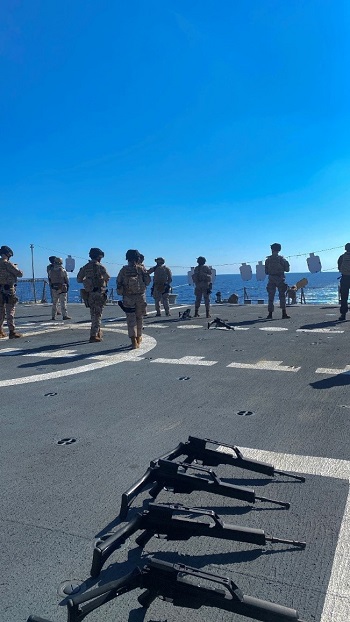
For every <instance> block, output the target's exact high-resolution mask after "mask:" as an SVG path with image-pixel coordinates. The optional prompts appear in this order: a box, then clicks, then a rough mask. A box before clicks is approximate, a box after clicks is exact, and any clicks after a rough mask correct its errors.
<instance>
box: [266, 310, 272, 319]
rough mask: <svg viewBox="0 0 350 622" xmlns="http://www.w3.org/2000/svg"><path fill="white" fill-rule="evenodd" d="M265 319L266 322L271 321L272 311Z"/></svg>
mask: <svg viewBox="0 0 350 622" xmlns="http://www.w3.org/2000/svg"><path fill="white" fill-rule="evenodd" d="M266 319H267V320H272V311H270V312H269V313H268V315H267V316H266Z"/></svg>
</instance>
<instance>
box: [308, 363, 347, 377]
mask: <svg viewBox="0 0 350 622" xmlns="http://www.w3.org/2000/svg"><path fill="white" fill-rule="evenodd" d="M316 374H331V375H332V376H336V375H337V374H345V375H346V376H349V375H350V365H345V367H343V369H336V368H335V369H334V368H332V367H318V368H317V369H316Z"/></svg>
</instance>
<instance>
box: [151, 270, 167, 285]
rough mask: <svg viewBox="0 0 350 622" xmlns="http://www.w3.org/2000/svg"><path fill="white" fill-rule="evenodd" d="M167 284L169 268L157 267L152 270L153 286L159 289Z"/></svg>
mask: <svg viewBox="0 0 350 622" xmlns="http://www.w3.org/2000/svg"><path fill="white" fill-rule="evenodd" d="M168 282H169V268H167V267H166V266H157V267H156V268H155V270H154V284H155V285H157V287H159V286H160V285H165V283H168Z"/></svg>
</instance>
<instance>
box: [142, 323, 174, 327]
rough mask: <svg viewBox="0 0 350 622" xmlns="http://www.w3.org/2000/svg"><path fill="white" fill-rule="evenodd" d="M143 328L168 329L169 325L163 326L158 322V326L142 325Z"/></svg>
mask: <svg viewBox="0 0 350 622" xmlns="http://www.w3.org/2000/svg"><path fill="white" fill-rule="evenodd" d="M143 327H144V328H169V324H168V325H166V324H165V325H164V324H161V323H160V322H159V324H144V326H143Z"/></svg>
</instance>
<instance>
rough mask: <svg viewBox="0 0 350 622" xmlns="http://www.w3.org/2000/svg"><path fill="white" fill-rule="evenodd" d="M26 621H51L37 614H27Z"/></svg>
mask: <svg viewBox="0 0 350 622" xmlns="http://www.w3.org/2000/svg"><path fill="white" fill-rule="evenodd" d="M27 622H51V620H48V619H47V618H39V616H29V618H28V620H27Z"/></svg>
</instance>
